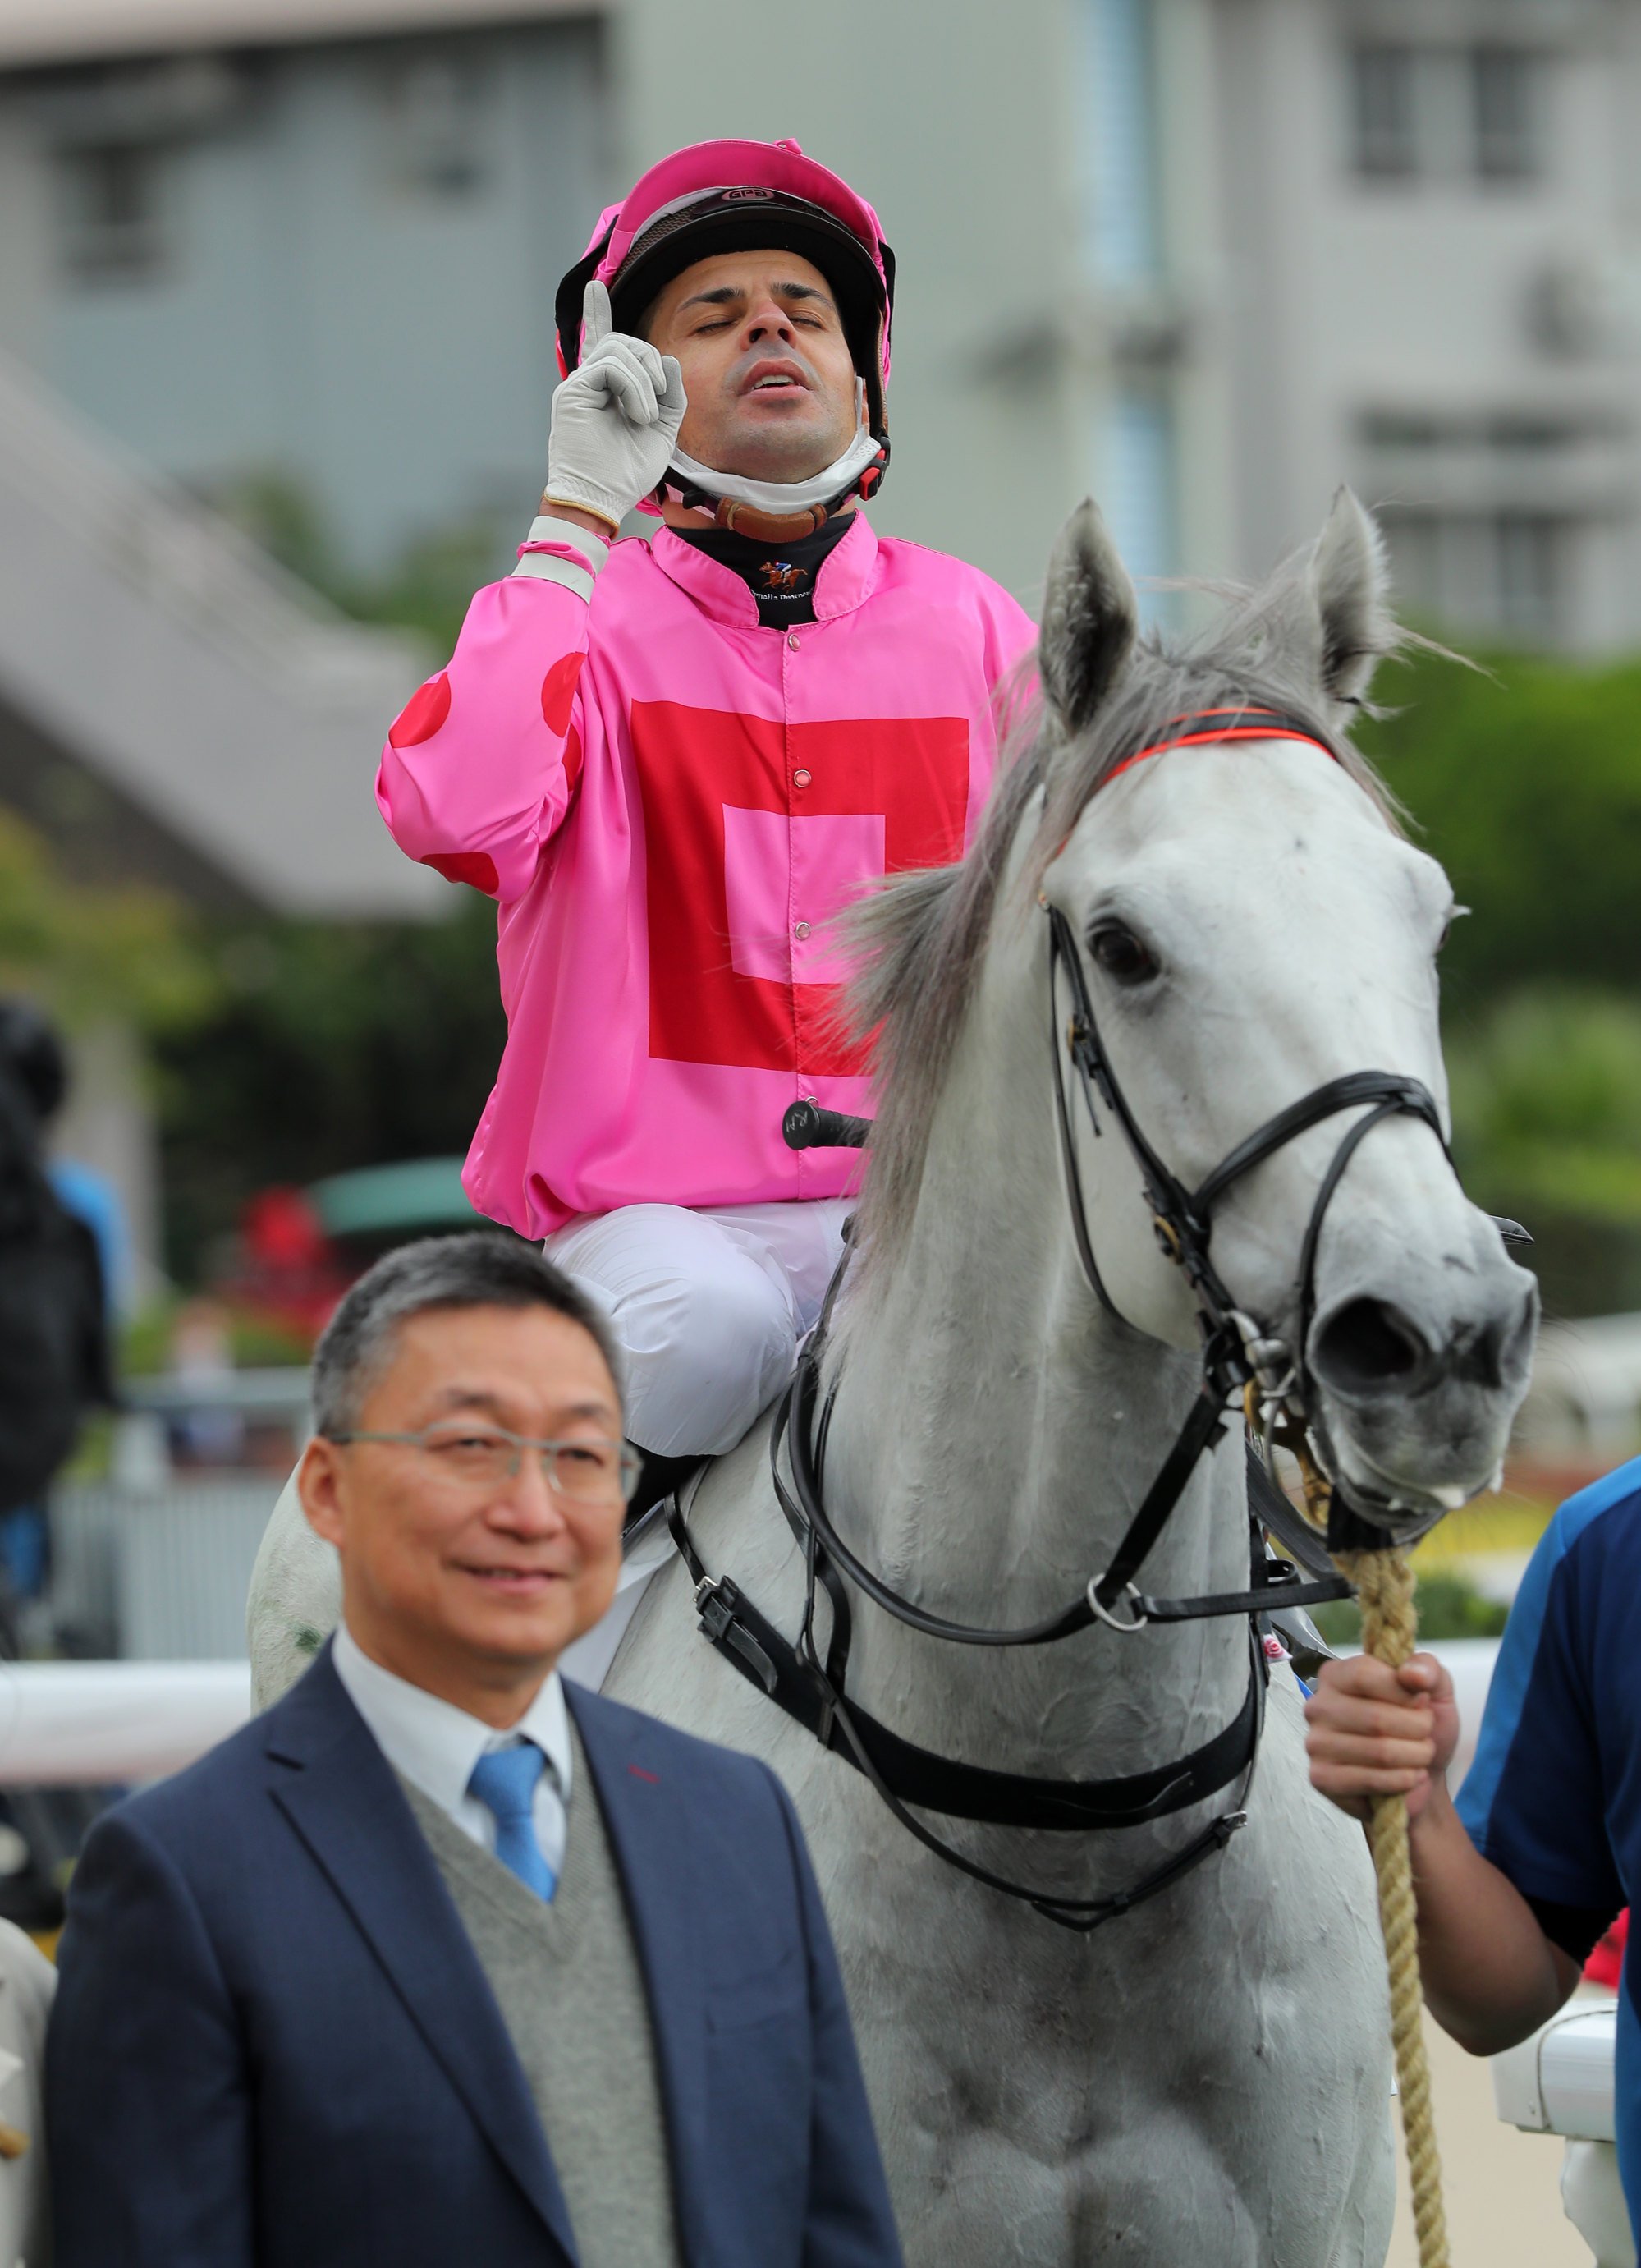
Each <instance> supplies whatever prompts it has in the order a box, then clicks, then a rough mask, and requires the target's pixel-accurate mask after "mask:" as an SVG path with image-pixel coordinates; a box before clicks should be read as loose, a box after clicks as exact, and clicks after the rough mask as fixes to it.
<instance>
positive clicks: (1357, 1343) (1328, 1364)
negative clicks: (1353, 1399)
mask: <svg viewBox="0 0 1641 2268" xmlns="http://www.w3.org/2000/svg"><path fill="white" fill-rule="evenodd" d="M1429 1361H1430V1349H1429V1347H1428V1346H1426V1344H1425V1343H1424V1337H1423V1336H1422V1334H1421V1333H1420V1332H1419V1330H1418V1329H1417V1326H1416V1325H1415V1324H1414V1323H1412V1322H1409V1319H1408V1317H1407V1316H1406V1315H1404V1314H1402V1312H1401V1310H1400V1309H1399V1308H1396V1307H1391V1306H1389V1305H1388V1304H1387V1301H1385V1300H1348V1301H1347V1302H1346V1303H1345V1305H1344V1306H1343V1307H1341V1308H1339V1309H1338V1311H1337V1312H1336V1314H1332V1315H1330V1316H1329V1317H1328V1321H1327V1322H1325V1323H1324V1324H1323V1326H1322V1328H1321V1330H1320V1331H1319V1332H1318V1333H1317V1334H1316V1341H1315V1344H1314V1348H1313V1350H1312V1353H1311V1367H1312V1368H1313V1369H1314V1371H1315V1373H1316V1374H1317V1376H1318V1377H1319V1378H1320V1379H1321V1381H1323V1383H1324V1384H1325V1385H1328V1386H1331V1387H1332V1388H1334V1389H1335V1391H1336V1393H1340V1394H1374V1393H1380V1392H1382V1391H1383V1390H1384V1388H1387V1387H1406V1386H1407V1385H1408V1384H1409V1382H1410V1381H1412V1380H1413V1379H1414V1378H1415V1377H1417V1374H1418V1373H1420V1372H1421V1371H1423V1370H1424V1368H1425V1366H1426V1365H1427V1364H1428V1363H1429Z"/></svg>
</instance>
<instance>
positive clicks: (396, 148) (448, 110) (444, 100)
mask: <svg viewBox="0 0 1641 2268" xmlns="http://www.w3.org/2000/svg"><path fill="white" fill-rule="evenodd" d="M387 112H388V130H389V136H390V161H389V162H390V170H391V171H392V173H393V174H394V178H395V179H396V180H398V181H399V183H400V184H401V186H402V187H404V188H408V189H412V190H415V191H417V192H418V193H420V194H421V195H423V196H428V197H433V198H438V199H443V200H446V201H450V202H456V201H460V200H462V199H465V198H467V197H471V196H472V195H475V193H476V192H477V191H478V190H480V189H482V188H483V186H484V181H485V176H486V173H487V170H488V169H487V166H486V163H485V150H484V88H483V84H482V79H481V77H480V74H479V71H478V70H477V69H476V67H475V62H474V61H473V60H472V59H470V58H469V57H467V56H466V55H458V54H444V53H438V54H424V55H417V56H416V58H415V59H414V60H412V61H408V62H406V63H403V64H401V66H400V67H399V68H398V69H396V70H394V72H393V74H392V76H391V77H390V78H389V81H388V86H387Z"/></svg>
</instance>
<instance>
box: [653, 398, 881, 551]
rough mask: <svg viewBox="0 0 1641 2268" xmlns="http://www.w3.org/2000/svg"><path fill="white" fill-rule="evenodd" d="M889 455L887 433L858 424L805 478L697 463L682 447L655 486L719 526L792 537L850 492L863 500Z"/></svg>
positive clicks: (821, 522) (778, 538)
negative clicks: (834, 454)
mask: <svg viewBox="0 0 1641 2268" xmlns="http://www.w3.org/2000/svg"><path fill="white" fill-rule="evenodd" d="M888 461H889V442H888V436H887V434H877V433H872V432H869V431H867V430H866V428H865V426H862V427H861V428H860V429H859V430H858V431H857V433H856V435H855V438H854V439H853V440H852V441H851V442H850V446H849V447H848V448H847V449H846V450H845V451H844V452H843V455H842V456H841V457H838V458H836V459H835V460H834V461H833V462H832V463H831V464H829V465H828V466H827V467H826V468H825V470H824V471H822V472H819V473H814V474H812V475H810V477H809V478H808V479H807V480H806V481H791V482H784V481H754V480H747V479H745V478H744V477H742V475H740V474H737V473H720V472H718V471H717V470H716V469H715V468H713V467H712V466H710V465H701V464H697V463H696V462H695V459H694V458H693V457H687V456H685V455H684V453H682V451H681V450H679V451H676V452H674V453H673V461H672V463H671V464H670V465H669V466H668V467H667V468H666V480H665V481H664V482H662V483H661V487H660V489H659V490H658V491H657V494H658V496H659V497H660V498H661V499H662V500H663V501H664V500H665V498H666V496H667V495H668V494H673V495H675V496H676V497H677V498H678V501H679V502H680V503H681V504H685V505H688V506H693V507H695V508H699V509H704V510H706V511H708V512H711V513H712V515H713V518H714V519H716V520H717V525H718V526H719V527H724V528H729V529H731V530H732V531H733V532H734V533H736V534H741V535H750V536H751V537H753V539H754V541H757V542H760V543H791V542H794V541H796V540H797V539H798V537H799V536H802V535H813V534H814V533H815V531H816V529H818V528H821V527H825V525H826V523H827V521H828V519H830V518H831V517H832V516H833V514H834V513H835V512H836V511H837V509H838V507H839V506H840V504H845V503H847V501H848V500H849V498H850V497H852V496H858V497H861V498H862V499H863V500H864V499H865V498H866V497H870V496H871V495H872V493H873V492H874V490H876V489H877V488H878V487H879V483H880V482H881V481H882V479H883V475H884V471H885V469H886V468H887V464H888Z"/></svg>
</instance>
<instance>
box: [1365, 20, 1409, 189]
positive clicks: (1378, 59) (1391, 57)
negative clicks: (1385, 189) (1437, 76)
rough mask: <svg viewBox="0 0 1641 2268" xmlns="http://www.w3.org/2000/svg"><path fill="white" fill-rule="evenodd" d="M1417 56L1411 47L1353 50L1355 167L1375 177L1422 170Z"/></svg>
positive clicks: (1398, 175) (1395, 176)
mask: <svg viewBox="0 0 1641 2268" xmlns="http://www.w3.org/2000/svg"><path fill="white" fill-rule="evenodd" d="M1415 60H1416V58H1415V55H1414V51H1413V49H1412V48H1392V47H1380V46H1375V47H1359V48H1353V49H1352V51H1351V55H1350V109H1351V124H1352V129H1353V132H1354V139H1355V159H1356V170H1357V172H1358V173H1361V174H1364V175H1365V176H1367V177H1368V178H1369V179H1371V180H1397V179H1401V178H1402V177H1404V176H1406V175H1408V174H1410V173H1417V171H1418V170H1419V146H1418V120H1417V105H1416V96H1417V88H1416V85H1415V80H1414V63H1415Z"/></svg>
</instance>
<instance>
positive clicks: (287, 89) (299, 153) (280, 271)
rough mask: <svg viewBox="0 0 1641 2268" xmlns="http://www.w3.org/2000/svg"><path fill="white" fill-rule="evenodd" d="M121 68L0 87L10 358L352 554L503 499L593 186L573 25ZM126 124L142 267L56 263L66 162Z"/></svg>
mask: <svg viewBox="0 0 1641 2268" xmlns="http://www.w3.org/2000/svg"><path fill="white" fill-rule="evenodd" d="M123 71H124V76H123V77H121V78H119V79H117V80H116V81H115V82H114V85H115V86H116V90H120V89H123V90H124V91H123V92H118V98H117V101H116V99H115V97H113V96H110V95H109V94H108V92H107V86H106V85H104V86H102V87H100V88H99V84H98V83H97V82H96V81H95V80H92V79H90V78H88V77H86V76H85V74H83V73H77V72H66V73H63V72H52V73H34V74H25V75H21V76H13V77H11V78H10V79H9V80H7V81H5V82H4V89H3V92H0V198H4V215H5V225H4V230H0V335H4V338H5V340H6V341H7V342H9V343H10V344H11V347H12V350H13V351H15V352H18V353H19V354H20V355H21V356H22V357H24V358H25V359H26V360H27V361H28V362H29V363H30V364H31V365H33V368H34V369H35V370H36V371H37V372H39V373H40V375H41V376H43V377H44V378H45V379H48V381H49V382H50V383H51V384H52V385H54V386H55V387H57V388H58V389H59V391H60V392H61V393H62V394H63V395H64V396H65V397H66V399H67V400H68V401H70V403H72V404H73V405H74V406H75V407H76V408H77V409H79V410H80V411H82V412H83V413H84V414H85V415H86V416H89V417H91V418H92V419H93V420H94V421H95V422H96V423H98V424H99V425H100V426H102V427H103V428H104V429H105V430H106V431H109V432H111V433H113V434H114V435H117V436H118V438H120V439H121V441H123V442H124V443H125V444H126V445H127V446H129V447H130V448H132V449H134V450H135V451H136V453H138V454H139V455H140V456H142V457H143V458H144V459H145V460H147V461H148V462H150V463H151V464H152V465H155V466H156V467H158V468H161V469H162V470H164V471H165V472H166V473H169V474H171V475H173V476H175V477H178V478H180V479H182V480H184V481H186V482H189V483H190V484H191V485H193V486H195V488H196V489H198V490H202V491H204V492H206V493H208V494H209V493H210V492H211V491H212V490H217V489H219V488H223V487H224V486H229V485H232V482H234V481H235V480H237V479H239V477H241V476H242V475H246V474H247V473H256V472H263V471H271V472H277V473H282V474H284V475H291V476H294V478H296V479H297V480H298V481H299V482H301V483H302V484H303V485H304V486H305V488H306V489H307V490H309V491H310V492H311V494H312V495H313V498H314V500H315V501H316V502H317V503H318V504H319V505H320V509H321V511H322V512H323V513H324V515H325V518H326V519H327V522H328V524H329V525H330V527H331V528H332V529H333V531H334V533H335V536H336V538H337V539H338V541H339V543H340V545H341V547H342V551H343V554H344V556H345V559H346V561H347V562H348V563H351V564H353V565H355V566H359V567H371V566H379V565H381V564H383V563H386V562H387V561H390V560H391V559H392V558H393V557H394V556H395V555H396V554H397V553H398V552H399V550H400V549H401V547H402V546H403V545H404V543H405V542H406V541H408V539H410V538H411V537H413V536H415V535H416V534H421V533H423V532H425V531H428V530H430V529H437V528H440V527H445V526H447V525H448V524H450V523H451V522H452V521H453V520H455V519H460V518H462V517H463V516H467V515H475V514H477V515H481V516H482V515H497V514H500V513H503V512H505V511H507V510H509V509H511V507H512V506H513V505H514V504H515V501H516V500H517V501H519V502H521V503H522V504H523V505H524V506H525V507H526V508H527V506H528V503H529V501H530V497H529V491H530V490H531V488H532V486H533V485H534V486H536V487H538V488H539V484H540V480H541V472H542V469H543V466H544V461H545V455H546V438H547V417H548V396H549V394H550V391H551V387H552V385H553V383H554V381H555V379H556V372H555V371H554V368H553V357H552V327H551V300H552V291H553V287H554V285H555V284H556V281H557V278H558V276H559V274H560V273H561V272H562V270H563V268H564V267H566V266H567V265H568V264H569V261H570V259H571V258H573V257H574V255H575V254H576V253H578V251H579V250H580V248H581V246H582V243H583V242H584V241H585V232H586V229H587V226H588V225H589V220H590V216H591V213H592V211H593V210H596V208H597V203H598V196H599V190H600V186H601V173H600V154H601V151H600V141H601V135H602V129H603V104H602V96H601V88H600V37H599V32H598V27H597V25H596V23H594V22H593V21H592V20H590V19H588V20H583V21H579V22H576V21H570V22H556V23H555V22H548V23H543V24H539V25H533V26H512V27H502V28H499V29H496V30H482V31H477V32H468V31H466V30H465V29H461V28H453V29H452V30H450V31H449V32H445V33H435V34H434V35H432V36H431V37H428V38H420V39H384V40H377V41H372V42H371V43H369V44H363V43H360V44H354V43H335V44H320V45H313V46H309V47H302V48H291V49H289V50H278V49H275V50H265V51H263V52H261V53H260V54H253V55H247V56H240V57H227V58H217V59H206V58H195V59H194V60H192V61H190V60H188V59H187V58H182V59H173V60H172V61H170V62H161V63H157V64H148V65H144V64H132V65H128V66H125V67H123ZM202 74H203V75H204V76H203V77H202ZM190 87H197V88H198V89H200V90H201V92H198V93H197V94H196V95H195V97H194V98H192V107H191V108H190V107H189V89H190ZM441 90H442V93H441ZM120 104H123V105H124V106H125V107H124V109H123V110H121V108H120V107H119V105H120ZM143 104H146V105H147V109H146V111H145V112H144V111H142V110H141V106H142V105H143ZM134 112H140V114H141V116H142V118H143V120H145V121H146V122H145V123H143V126H142V131H141V133H138V132H137V130H136V128H133V127H132V126H131V124H130V119H131V115H132V114H133V113H134ZM156 113H158V114H159V115H160V117H161V119H162V120H163V119H164V118H165V117H166V116H169V117H170V118H171V119H172V123H171V124H170V125H168V126H164V127H163V128H162V125H161V124H160V123H156V122H155V114H156ZM441 117H443V118H445V119H446V120H447V122H448V123H449V129H450V130H449V133H448V135H447V136H445V140H446V141H447V142H448V144H449V145H450V147H451V150H452V153H453V158H454V159H455V160H456V161H458V163H459V161H460V155H461V151H463V150H464V149H465V150H470V151H471V154H472V157H473V160H474V168H473V174H472V179H471V181H470V183H469V184H467V185H465V186H464V185H463V184H462V182H461V181H460V180H459V179H457V180H450V179H446V180H443V181H442V182H441V181H440V180H438V179H437V178H431V179H430V178H429V169H428V167H427V166H426V164H425V163H424V162H423V161H424V159H425V158H426V156H427V151H428V148H429V143H430V137H431V139H432V140H433V141H434V142H436V143H437V142H438V140H439V120H440V118H441ZM128 131H129V132H131V133H132V134H133V136H134V138H135V139H136V141H137V142H138V144H139V145H142V146H145V147H146V148H147V149H148V150H149V151H151V152H152V156H151V158H149V159H145V161H144V162H145V163H147V164H149V165H150V166H151V173H150V176H149V178H150V180H151V185H152V194H153V196H154V198H155V214H156V219H155V228H154V232H153V233H154V241H155V246H156V250H155V254H154V260H153V263H152V267H151V272H149V273H146V274H132V275H128V276H121V275H119V274H116V273H113V272H110V273H107V274H105V275H102V276H87V275H84V274H79V275H77V274H76V273H74V272H73V269H72V252H73V246H74V243H75V241H76V239H75V234H74V231H73V228H72V225H71V222H70V210H71V206H70V200H71V197H72V193H73V189H74V184H75V182H76V180H77V178H78V176H77V173H76V171H75V168H76V165H77V162H78V161H77V158H76V155H75V153H76V151H77V150H80V149H83V148H84V147H85V146H87V145H92V146H94V145H95V144H97V142H98V140H99V137H102V138H103V139H107V137H108V136H109V135H111V134H115V135H117V134H120V133H125V132H128ZM143 135H146V136H147V141H146V144H145V145H143V142H142V137H143ZM439 146H444V144H442V143H441V144H439Z"/></svg>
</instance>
